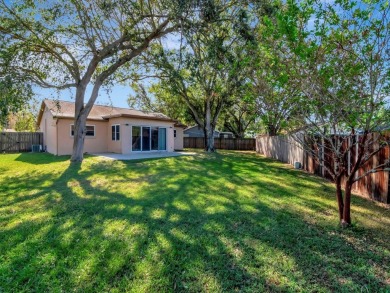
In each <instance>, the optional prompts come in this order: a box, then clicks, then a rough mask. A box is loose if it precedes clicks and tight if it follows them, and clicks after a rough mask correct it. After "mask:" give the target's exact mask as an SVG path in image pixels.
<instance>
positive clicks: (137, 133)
mask: <svg viewBox="0 0 390 293" xmlns="http://www.w3.org/2000/svg"><path fill="white" fill-rule="evenodd" d="M131 143H132V150H133V151H140V150H141V127H140V126H133V128H132V140H131Z"/></svg>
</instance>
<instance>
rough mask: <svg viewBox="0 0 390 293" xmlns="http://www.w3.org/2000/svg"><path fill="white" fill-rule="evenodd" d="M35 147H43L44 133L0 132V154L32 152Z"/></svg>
mask: <svg viewBox="0 0 390 293" xmlns="http://www.w3.org/2000/svg"><path fill="white" fill-rule="evenodd" d="M33 145H41V146H42V145H43V133H42V132H0V153H22V152H31V150H32V146H33Z"/></svg>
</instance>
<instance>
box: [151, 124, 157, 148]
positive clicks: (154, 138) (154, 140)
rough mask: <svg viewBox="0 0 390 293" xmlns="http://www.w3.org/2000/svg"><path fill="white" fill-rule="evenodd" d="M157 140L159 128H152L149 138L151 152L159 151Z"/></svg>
mask: <svg viewBox="0 0 390 293" xmlns="http://www.w3.org/2000/svg"><path fill="white" fill-rule="evenodd" d="M158 139H159V128H158V127H152V137H151V145H152V151H157V150H158V149H159V148H158Z"/></svg>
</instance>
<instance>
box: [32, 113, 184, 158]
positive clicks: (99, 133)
mask: <svg viewBox="0 0 390 293" xmlns="http://www.w3.org/2000/svg"><path fill="white" fill-rule="evenodd" d="M72 124H74V121H73V119H66V118H59V119H53V116H52V114H51V113H50V111H49V110H48V109H47V108H46V109H45V111H44V113H43V116H42V120H41V122H40V131H41V132H43V133H44V138H43V139H44V146H46V147H47V151H48V152H49V153H52V154H55V155H70V154H71V153H72V148H73V137H72V136H71V125H72ZM118 124H119V125H120V140H119V141H113V140H112V133H111V126H112V125H118ZM87 125H94V126H95V136H94V137H89V136H86V137H85V144H84V152H87V153H104V152H112V153H123V154H130V153H131V152H132V150H131V137H132V133H131V131H132V126H152V127H153V126H158V127H165V128H166V130H167V151H169V152H172V151H174V150H175V149H182V148H183V129H182V128H177V129H176V130H177V138H176V140H175V138H174V135H173V130H174V127H173V125H174V123H173V122H169V121H159V120H149V119H139V118H125V117H120V118H112V119H110V120H109V121H95V120H87ZM57 134H58V135H57Z"/></svg>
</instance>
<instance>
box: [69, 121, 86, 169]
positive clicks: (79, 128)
mask: <svg viewBox="0 0 390 293" xmlns="http://www.w3.org/2000/svg"><path fill="white" fill-rule="evenodd" d="M81 117H82V116H81ZM81 117H80V116H79V117H78V118H77V119H75V123H74V140H73V152H72V156H71V158H70V160H71V161H72V162H82V161H83V159H84V139H85V129H86V124H87V119H82V118H81Z"/></svg>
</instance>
